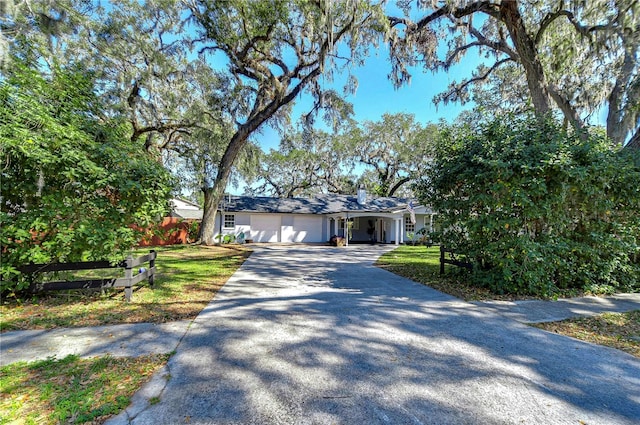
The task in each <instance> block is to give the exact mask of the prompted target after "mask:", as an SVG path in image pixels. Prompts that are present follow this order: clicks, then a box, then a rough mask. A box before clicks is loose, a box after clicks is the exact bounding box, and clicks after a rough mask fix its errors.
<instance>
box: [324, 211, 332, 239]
mask: <svg viewBox="0 0 640 425" xmlns="http://www.w3.org/2000/svg"><path fill="white" fill-rule="evenodd" d="M324 219H325V220H326V221H325V226H324V227H325V229H326V231H327V232H326V235H327V239H326V240H329V239H331V219H330V218H329V217H325V218H324Z"/></svg>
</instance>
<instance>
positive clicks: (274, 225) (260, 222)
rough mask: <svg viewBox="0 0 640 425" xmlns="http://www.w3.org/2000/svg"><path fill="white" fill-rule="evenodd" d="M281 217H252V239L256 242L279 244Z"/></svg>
mask: <svg viewBox="0 0 640 425" xmlns="http://www.w3.org/2000/svg"><path fill="white" fill-rule="evenodd" d="M279 232H280V216H279V215H267V214H265V215H252V216H251V238H250V239H253V241H254V242H278V233H279Z"/></svg>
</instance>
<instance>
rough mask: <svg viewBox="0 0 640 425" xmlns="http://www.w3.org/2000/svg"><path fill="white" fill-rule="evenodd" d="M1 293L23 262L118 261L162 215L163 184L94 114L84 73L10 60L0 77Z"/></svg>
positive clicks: (96, 105) (154, 167)
mask: <svg viewBox="0 0 640 425" xmlns="http://www.w3.org/2000/svg"><path fill="white" fill-rule="evenodd" d="M0 81H1V84H0V122H2V125H1V126H0V141H1V142H2V143H1V144H0V157H1V159H2V164H3V168H2V177H1V178H2V185H0V186H1V193H0V199H2V205H1V209H0V252H1V253H2V262H1V264H0V266H1V267H0V292H1V293H7V292H13V291H19V290H20V289H22V288H23V287H26V285H28V281H27V280H26V279H24V277H22V276H21V275H20V273H19V272H18V271H17V269H18V268H19V267H20V266H22V265H25V264H28V263H48V262H68V261H85V260H102V259H109V260H113V261H114V262H115V261H116V260H121V259H122V258H123V257H124V254H125V252H127V251H128V250H130V249H131V247H132V246H133V245H134V244H135V242H136V241H137V240H138V238H139V237H140V236H141V235H140V234H139V232H138V231H136V230H135V228H134V227H135V225H138V226H141V227H145V226H148V225H149V224H151V223H152V222H154V221H156V220H158V219H159V218H161V217H162V216H163V215H164V212H165V211H166V209H167V205H168V198H169V196H170V193H171V188H172V187H171V185H172V181H171V177H170V175H169V173H168V172H167V171H166V170H165V169H164V168H163V167H162V165H161V164H159V163H158V162H157V161H156V160H155V159H154V158H152V157H150V156H149V154H147V153H146V152H145V151H144V149H143V146H142V142H140V143H134V142H132V141H131V140H130V136H129V134H130V132H129V128H128V126H127V124H126V123H125V122H124V121H123V120H121V119H118V118H117V117H108V115H109V114H106V113H105V111H104V110H103V109H102V106H101V103H100V98H99V96H98V95H97V94H96V91H95V88H94V82H93V79H92V76H91V74H90V73H89V72H87V71H85V70H82V69H79V68H75V67H73V66H70V67H68V68H58V69H55V70H54V72H51V73H50V74H46V73H44V72H41V71H40V70H38V69H37V68H35V67H34V66H31V67H29V66H27V65H23V64H21V63H20V62H19V61H17V60H16V61H12V62H11V66H10V67H7V69H5V70H3V73H2V75H1V76H0Z"/></svg>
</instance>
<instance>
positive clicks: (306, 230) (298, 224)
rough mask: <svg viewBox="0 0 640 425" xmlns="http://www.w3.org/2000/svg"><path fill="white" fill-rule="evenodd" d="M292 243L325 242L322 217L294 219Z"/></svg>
mask: <svg viewBox="0 0 640 425" xmlns="http://www.w3.org/2000/svg"><path fill="white" fill-rule="evenodd" d="M292 242H323V240H322V217H305V216H299V217H298V216H296V217H294V219H293V240H292Z"/></svg>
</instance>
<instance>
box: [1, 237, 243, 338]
mask: <svg viewBox="0 0 640 425" xmlns="http://www.w3.org/2000/svg"><path fill="white" fill-rule="evenodd" d="M156 250H157V251H158V258H157V259H156V268H157V275H156V279H155V285H154V287H153V288H151V287H149V286H147V285H145V286H138V287H136V289H134V292H133V297H132V301H131V302H130V303H126V302H124V291H123V290H122V289H117V290H115V289H114V290H109V291H107V292H105V293H103V294H101V293H99V292H98V293H93V294H87V293H83V292H82V291H65V292H63V293H62V292H47V293H43V294H41V295H39V296H37V297H33V298H30V299H27V300H13V299H4V300H3V302H2V305H0V315H1V316H2V321H1V322H0V331H2V332H4V331H10V330H19V329H51V328H56V327H79V326H99V325H110V324H118V323H143V322H151V323H161V322H168V321H174V320H183V319H192V318H194V317H195V316H197V314H198V313H199V312H200V311H201V310H202V309H203V308H204V307H205V306H206V305H207V304H208V303H209V302H210V301H211V300H212V299H213V297H214V295H215V293H216V292H217V291H218V289H220V288H221V287H222V285H224V283H225V282H226V281H227V279H228V278H229V276H231V275H232V274H233V272H234V271H235V270H236V269H237V268H238V267H239V266H240V265H241V264H242V263H243V262H244V260H245V259H246V258H247V257H248V256H249V254H250V251H248V250H246V249H244V248H242V247H241V246H239V245H224V246H212V247H205V246H187V245H177V246H172V247H161V248H157V249H156ZM141 252H142V253H144V252H148V250H147V251H141Z"/></svg>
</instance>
